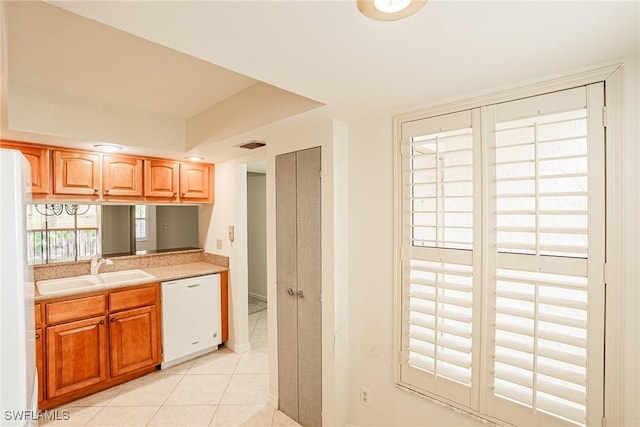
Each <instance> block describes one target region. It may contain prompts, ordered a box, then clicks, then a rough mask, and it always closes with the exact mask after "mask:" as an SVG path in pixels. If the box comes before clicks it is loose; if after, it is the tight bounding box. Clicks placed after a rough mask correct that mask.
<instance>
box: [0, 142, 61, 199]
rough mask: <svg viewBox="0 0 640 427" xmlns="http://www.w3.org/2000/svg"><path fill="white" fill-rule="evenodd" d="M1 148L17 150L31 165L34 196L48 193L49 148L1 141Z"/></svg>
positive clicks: (32, 192)
mask: <svg viewBox="0 0 640 427" xmlns="http://www.w3.org/2000/svg"><path fill="white" fill-rule="evenodd" d="M0 145H2V148H10V149H14V150H19V151H20V152H22V155H23V156H24V157H25V158H26V159H27V160H28V161H29V164H30V165H31V194H33V195H34V196H38V195H45V194H49V192H50V191H51V189H50V180H49V171H50V170H51V168H50V162H49V150H48V149H46V148H41V147H32V146H29V145H28V144H18V143H9V142H5V141H2V143H1V144H0Z"/></svg>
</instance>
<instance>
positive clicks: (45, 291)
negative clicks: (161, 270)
mask: <svg viewBox="0 0 640 427" xmlns="http://www.w3.org/2000/svg"><path fill="white" fill-rule="evenodd" d="M154 279H155V276H153V275H151V274H149V273H147V272H145V271H142V270H138V269H134V270H123V271H113V272H111V273H100V274H96V275H92V274H87V275H85V276H75V277H66V278H64V279H52V280H40V281H38V282H36V286H37V287H38V292H40V295H53V294H60V293H64V292H67V291H69V290H72V289H78V288H90V287H102V286H105V285H124V284H127V285H135V284H137V283H143V282H148V281H151V280H154Z"/></svg>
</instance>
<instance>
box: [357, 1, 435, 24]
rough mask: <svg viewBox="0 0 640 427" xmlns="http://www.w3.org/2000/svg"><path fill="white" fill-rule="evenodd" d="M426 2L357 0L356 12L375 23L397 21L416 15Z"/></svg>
mask: <svg viewBox="0 0 640 427" xmlns="http://www.w3.org/2000/svg"><path fill="white" fill-rule="evenodd" d="M426 3H427V0H357V4H358V10H359V11H360V12H362V14H363V15H364V16H366V17H368V18H371V19H375V20H376V21H397V20H398V19H402V18H406V17H407V16H411V15H413V14H414V13H416V12H417V11H418V10H420V8H422V6H424V5H425V4H426Z"/></svg>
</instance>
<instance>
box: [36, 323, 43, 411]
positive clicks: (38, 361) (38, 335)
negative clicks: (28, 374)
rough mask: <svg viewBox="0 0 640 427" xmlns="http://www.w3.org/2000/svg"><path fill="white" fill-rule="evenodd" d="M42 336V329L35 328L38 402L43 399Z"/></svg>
mask: <svg viewBox="0 0 640 427" xmlns="http://www.w3.org/2000/svg"><path fill="white" fill-rule="evenodd" d="M43 351H44V337H43V336H42V329H41V328H38V329H36V371H37V372H38V402H42V401H43V400H44V360H43V357H44V355H43Z"/></svg>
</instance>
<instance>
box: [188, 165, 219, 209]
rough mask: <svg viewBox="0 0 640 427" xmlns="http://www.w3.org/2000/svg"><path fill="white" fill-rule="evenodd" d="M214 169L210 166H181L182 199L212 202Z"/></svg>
mask: <svg viewBox="0 0 640 427" xmlns="http://www.w3.org/2000/svg"><path fill="white" fill-rule="evenodd" d="M212 175H213V168H212V167H211V166H210V165H203V164H192V163H182V164H180V199H194V200H198V201H212V202H213V196H212V189H213V185H212V182H211V181H212V178H213V176H212Z"/></svg>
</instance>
